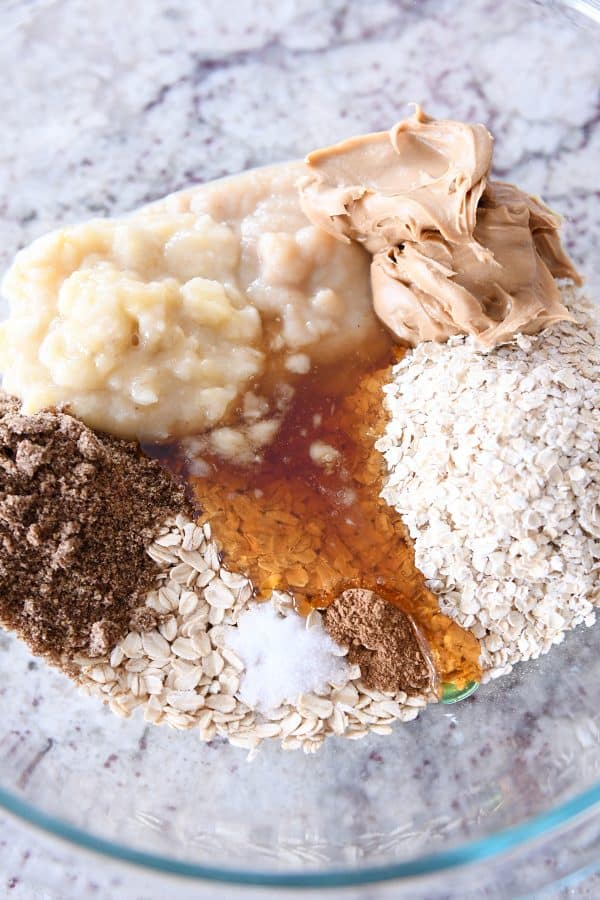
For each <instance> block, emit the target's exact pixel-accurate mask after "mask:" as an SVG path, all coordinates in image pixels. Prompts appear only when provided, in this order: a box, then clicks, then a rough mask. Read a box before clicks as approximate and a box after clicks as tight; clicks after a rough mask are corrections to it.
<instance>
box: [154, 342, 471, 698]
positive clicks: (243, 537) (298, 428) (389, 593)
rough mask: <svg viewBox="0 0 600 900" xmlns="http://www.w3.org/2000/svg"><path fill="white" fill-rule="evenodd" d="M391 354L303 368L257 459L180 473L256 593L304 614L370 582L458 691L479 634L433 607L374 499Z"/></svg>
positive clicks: (397, 533) (385, 511) (214, 461)
mask: <svg viewBox="0 0 600 900" xmlns="http://www.w3.org/2000/svg"><path fill="white" fill-rule="evenodd" d="M392 362H393V357H392V353H391V351H390V352H389V353H388V354H387V355H386V357H385V358H383V359H381V358H380V359H379V360H378V361H376V362H375V364H372V365H371V366H370V367H369V368H368V369H367V370H366V371H365V364H364V361H363V362H359V361H358V360H356V361H352V360H348V362H347V364H346V367H345V368H344V370H343V372H340V371H339V369H338V370H337V371H335V372H325V371H320V372H319V371H317V372H315V373H313V374H312V375H311V376H308V377H307V378H306V379H304V380H302V381H300V383H299V384H298V385H297V387H296V392H295V395H294V398H293V400H292V402H291V406H290V407H289V409H288V411H287V414H286V416H285V419H284V421H283V423H282V425H281V428H280V430H279V432H278V434H277V436H276V438H275V440H274V441H273V443H272V444H270V446H269V447H268V448H267V449H266V451H264V456H263V458H262V461H261V462H259V463H257V464H255V465H251V466H237V465H235V464H232V463H230V462H224V461H223V460H222V459H220V458H217V457H215V456H208V455H206V454H203V459H204V460H205V461H206V462H207V463H208V464H209V465H208V466H207V471H209V470H210V473H211V474H210V475H209V476H206V477H198V476H191V475H189V474H188V475H187V480H188V486H189V487H191V489H192V491H193V494H194V496H195V499H196V502H197V504H198V507H199V508H200V510H201V515H200V520H201V521H206V520H208V521H210V523H211V526H212V530H213V533H214V535H215V537H216V538H217V540H218V541H219V542H220V543H221V545H222V546H223V548H224V550H225V552H226V554H227V557H228V558H229V559H230V560H231V561H232V564H233V565H234V567H235V569H236V570H237V571H244V572H246V573H247V574H248V576H249V577H250V578H251V579H252V581H253V583H254V585H255V587H256V590H257V594H258V596H259V597H263V598H264V597H267V596H268V595H269V594H270V592H271V591H272V590H274V589H277V590H281V591H290V593H292V594H293V596H294V597H295V600H296V604H297V608H298V611H299V612H300V613H307V612H308V611H309V610H310V609H311V608H312V607H317V608H324V607H326V606H327V605H328V604H329V603H331V602H332V601H333V600H334V599H335V597H336V596H338V594H339V593H340V592H341V591H343V590H345V589H346V588H351V587H363V588H369V589H371V590H373V591H376V592H377V593H379V594H380V595H381V596H384V597H385V598H386V599H388V600H389V601H390V602H393V603H395V604H396V605H397V606H399V607H400V608H401V609H402V610H403V611H404V612H406V613H408V614H409V615H411V616H412V617H413V619H414V620H415V621H416V622H417V624H418V625H419V627H420V628H421V630H422V632H423V634H424V635H425V637H426V638H427V640H428V642H429V645H430V648H431V653H432V657H433V661H434V663H435V665H436V668H437V670H438V673H439V675H440V681H441V682H442V683H453V684H454V685H456V687H457V688H460V687H461V686H463V685H466V684H468V683H469V682H472V681H476V680H478V679H479V675H480V670H479V665H478V658H479V644H478V641H477V640H476V639H475V638H474V637H473V635H471V634H470V633H469V632H466V631H465V630H464V629H462V628H461V627H460V626H458V625H457V624H456V623H455V622H453V621H452V620H451V619H449V618H448V617H447V616H445V615H443V614H442V613H441V612H440V611H439V608H438V603H437V600H436V597H435V596H434V595H433V594H432V593H431V591H429V590H428V588H427V587H426V585H425V581H424V577H423V575H422V574H421V572H420V571H419V570H418V569H417V568H416V567H415V564H414V554H413V550H412V546H411V543H410V540H409V538H408V536H407V533H406V530H405V528H404V526H403V523H402V520H401V519H400V517H399V516H398V514H397V513H396V512H395V511H394V510H393V509H392V508H391V507H389V506H388V505H387V504H386V503H385V502H384V501H383V500H382V499H381V498H380V496H379V494H380V491H381V487H382V483H383V478H384V463H383V458H382V456H381V454H380V453H379V452H378V451H376V450H375V449H374V444H375V441H376V440H377V438H378V437H379V436H380V435H381V434H382V432H383V430H384V428H385V423H386V414H385V411H384V409H383V403H382V400H383V394H382V387H383V385H384V384H385V383H386V382H389V381H390V380H391V372H390V369H391V365H392ZM348 383H349V384H351V385H352V388H351V390H350V391H348V389H346V390H344V385H345V384H348ZM316 442H321V443H322V444H325V445H328V446H329V447H331V448H334V450H335V451H337V452H336V453H335V454H333V455H334V456H335V459H334V461H333V462H330V463H329V464H325V465H323V464H322V460H321V461H319V460H318V459H316V458H315V454H314V447H315V443H316ZM311 448H313V453H312V454H311ZM155 455H157V454H156V449H155ZM179 460H180V462H181V457H179ZM171 461H172V460H171Z"/></svg>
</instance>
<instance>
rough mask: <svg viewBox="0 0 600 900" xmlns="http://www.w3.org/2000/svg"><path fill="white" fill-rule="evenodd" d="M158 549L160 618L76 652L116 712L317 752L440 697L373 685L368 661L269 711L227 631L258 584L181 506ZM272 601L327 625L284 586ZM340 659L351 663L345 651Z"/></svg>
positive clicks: (306, 622) (388, 726)
mask: <svg viewBox="0 0 600 900" xmlns="http://www.w3.org/2000/svg"><path fill="white" fill-rule="evenodd" d="M148 553H149V555H150V557H151V558H152V559H153V560H155V561H156V563H157V564H158V565H159V567H160V570H159V572H158V574H157V576H156V583H155V586H154V588H153V589H152V590H151V591H150V592H149V593H148V595H147V598H146V604H147V606H146V607H145V609H147V610H148V612H150V613H152V614H153V615H155V616H157V617H158V626H157V627H156V628H155V629H154V630H152V631H150V632H148V633H146V634H142V633H140V632H139V631H135V630H133V631H130V632H129V633H128V634H127V635H125V637H123V638H122V639H121V640H120V641H119V642H118V643H117V644H116V645H115V646H114V648H113V649H112V650H110V651H108V652H107V653H106V655H104V656H102V657H97V658H90V657H85V656H80V657H78V658H77V659H76V661H75V662H76V666H77V669H76V672H75V671H74V672H73V674H74V675H75V677H76V680H77V682H78V683H79V685H80V686H81V688H82V690H84V691H85V692H86V693H87V694H90V695H92V696H94V697H98V698H100V699H101V700H103V701H104V702H105V703H107V704H108V705H109V707H110V709H111V711H112V712H114V713H115V714H116V715H118V716H123V717H128V716H130V715H131V714H132V712H134V710H135V709H137V708H141V710H142V711H143V715H144V719H145V720H146V721H147V722H148V723H150V724H152V725H160V724H165V725H169V726H170V727H172V728H177V729H188V728H194V729H195V730H196V733H197V734H198V735H199V737H200V739H201V740H203V741H211V740H213V739H214V738H215V737H224V738H227V739H228V740H229V741H230V742H231V743H232V744H234V745H235V746H236V747H241V748H244V749H246V750H248V751H250V755H253V754H254V753H255V752H256V748H257V747H258V745H259V744H260V743H261V742H262V741H264V740H266V739H268V738H277V739H279V740H280V741H281V746H282V748H283V749H284V750H296V749H302V750H303V751H304V753H314V752H315V751H316V750H318V749H319V747H320V746H321V745H322V743H323V741H324V740H325V738H326V737H327V736H328V735H337V736H340V737H345V738H347V739H349V740H359V739H360V738H363V737H366V736H367V735H368V734H369V733H374V734H390V733H391V730H392V725H393V724H394V723H396V722H409V721H411V720H412V719H414V718H416V716H417V715H418V713H419V710H420V709H422V708H423V707H424V706H425V705H426V704H427V702H428V701H433V700H435V699H436V698H435V695H434V694H432V693H427V692H424V693H422V694H413V695H412V696H408V695H407V694H406V693H404V692H402V691H397V692H395V693H391V692H387V693H383V692H382V691H377V690H374V689H372V688H368V687H366V686H365V685H364V684H363V682H362V680H361V678H360V670H359V668H358V666H356V665H351V664H348V665H347V674H346V678H347V680H346V681H345V683H344V684H343V685H341V686H340V687H337V688H334V687H332V686H330V685H328V686H327V688H326V690H325V691H323V692H322V693H321V694H313V693H303V694H301V695H300V696H299V697H298V698H297V699H296V702H295V703H293V704H292V703H283V704H282V705H281V706H279V707H278V708H277V709H272V710H270V711H269V713H268V715H266V716H265V715H262V714H261V713H260V712H258V711H256V710H254V709H251V708H250V707H249V706H248V705H247V704H246V703H244V702H243V700H242V699H240V690H239V689H240V683H241V679H242V678H243V677H244V675H245V668H244V663H243V662H242V660H241V659H240V657H239V655H238V654H237V653H235V652H234V651H233V650H232V649H231V648H230V647H228V646H227V644H226V641H225V637H226V635H230V634H231V632H232V631H234V630H235V623H236V622H237V621H238V620H239V618H240V616H241V615H242V614H245V611H246V610H248V607H249V604H254V601H253V600H252V594H253V587H252V584H251V583H250V581H249V580H248V579H247V578H246V577H245V576H243V575H240V574H238V573H236V572H231V571H229V570H228V569H227V568H226V566H225V565H224V564H223V562H222V559H221V557H222V553H221V551H220V548H219V546H218V544H217V543H216V541H215V540H214V538H212V530H211V526H210V524H209V523H208V522H205V523H204V525H203V526H202V527H200V526H198V525H197V524H196V523H195V522H193V521H191V520H190V519H188V518H187V517H186V516H185V515H178V516H177V517H176V519H175V520H174V521H172V522H166V523H165V524H164V525H163V526H162V527H161V528H160V531H159V534H158V537H157V538H156V540H155V541H154V543H153V544H152V545H151V546H150V547H149V549H148ZM268 607H271V608H272V609H274V610H276V614H277V615H278V616H286V617H288V618H290V617H294V618H295V619H296V620H297V623H299V624H300V625H301V626H302V627H303V628H305V629H306V628H308V629H313V628H317V629H321V631H322V625H321V623H320V614H319V613H318V612H317V611H316V610H313V611H312V612H311V614H310V616H308V618H306V619H301V618H300V617H299V616H298V615H297V613H296V612H295V610H294V605H293V599H292V597H291V596H290V595H289V594H284V593H281V592H274V593H273V596H272V599H271V600H270V601H267V608H268ZM288 649H290V648H288ZM291 649H292V652H293V648H291ZM337 652H338V653H340V654H343V648H337ZM337 662H338V664H340V665H343V664H344V660H343V658H342V656H338V657H337Z"/></svg>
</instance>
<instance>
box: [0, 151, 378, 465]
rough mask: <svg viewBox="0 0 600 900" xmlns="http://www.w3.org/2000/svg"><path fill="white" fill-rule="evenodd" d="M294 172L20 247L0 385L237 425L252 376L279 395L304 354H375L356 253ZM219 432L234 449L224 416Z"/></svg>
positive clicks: (294, 167) (98, 410)
mask: <svg viewBox="0 0 600 900" xmlns="http://www.w3.org/2000/svg"><path fill="white" fill-rule="evenodd" d="M302 170H303V168H302V164H287V165H284V166H276V167H272V168H269V169H263V170H259V171H254V172H246V173H244V174H242V175H238V176H235V177H233V178H228V179H224V180H222V181H219V182H214V183H212V184H207V185H202V186H200V187H196V188H193V189H191V190H188V191H185V192H183V193H181V194H177V195H174V196H173V197H170V198H166V199H165V200H163V201H161V202H159V203H156V204H154V205H153V206H151V207H148V208H145V209H142V210H140V211H138V212H137V213H135V214H133V215H131V216H129V217H126V218H122V219H105V220H95V221H91V222H87V223H85V224H82V225H77V226H74V227H71V228H65V229H61V230H59V231H57V232H54V233H53V234H49V235H47V236H45V237H42V238H40V239H39V240H37V241H35V242H34V243H33V244H32V245H31V246H30V247H28V248H26V249H24V250H22V251H21V252H20V253H19V254H18V256H17V258H16V260H15V262H14V264H13V266H12V268H11V269H10V270H9V272H8V273H7V275H6V277H5V279H4V282H3V287H2V289H3V292H4V293H5V294H6V296H7V297H8V298H9V300H10V304H11V316H10V318H9V319H8V320H7V321H6V322H5V323H4V324H3V325H2V326H1V328H0V368H1V369H2V370H3V372H4V387H5V388H6V389H7V390H8V391H10V392H12V393H14V394H17V395H18V396H19V397H21V398H22V399H23V402H24V409H25V411H26V412H28V413H30V412H35V411H37V410H39V409H41V408H43V407H46V406H52V405H57V404H59V403H63V402H68V403H69V406H70V409H71V411H72V412H73V414H74V415H77V416H78V417H79V418H81V419H82V420H83V421H84V422H86V423H87V424H88V425H90V426H92V427H94V428H99V429H101V430H104V431H107V432H110V433H112V434H116V435H119V436H121V437H127V438H133V437H137V438H140V439H145V440H162V439H165V438H166V437H168V436H172V435H186V434H197V433H199V432H203V431H205V430H206V429H209V428H213V427H215V426H217V425H226V426H230V425H232V424H233V425H235V424H237V418H236V414H237V412H239V410H243V409H245V407H246V406H247V404H248V402H250V405H251V406H252V409H253V410H254V411H256V408H257V403H258V404H260V400H261V398H260V397H258V398H257V397H256V396H255V395H254V394H253V393H252V390H253V387H254V386H255V384H256V382H257V381H260V383H261V388H262V390H264V391H265V392H266V393H267V394H268V395H269V396H272V395H274V394H275V393H277V395H278V396H280V395H281V392H282V390H283V387H282V386H283V385H288V386H290V387H291V385H292V384H293V383H294V382H295V381H296V380H297V379H298V378H299V377H302V374H303V373H306V371H307V370H308V369H310V368H311V366H313V365H317V364H319V365H323V364H329V363H333V362H336V361H340V360H343V359H345V358H346V357H347V356H348V355H350V354H358V355H359V356H360V355H361V353H362V354H363V355H365V356H367V357H369V356H370V354H371V353H372V352H375V353H377V352H378V350H377V348H378V346H379V348H381V346H382V345H384V344H385V339H384V337H383V332H382V330H381V326H380V325H379V324H378V323H377V320H376V317H375V315H374V313H373V310H372V305H371V299H370V289H369V260H368V255H367V254H366V253H365V252H364V250H363V249H362V248H361V247H359V246H358V245H352V246H342V245H340V244H339V242H337V241H336V240H334V239H333V238H332V237H331V236H330V235H328V234H326V233H325V232H323V231H321V229H319V228H316V227H315V226H314V225H311V224H310V223H309V221H308V220H307V219H306V217H305V216H304V214H303V213H302V211H301V209H300V206H299V201H298V197H297V192H296V189H295V182H296V180H297V178H298V176H299V174H300V172H301V171H302ZM253 400H254V401H256V402H254V405H252V403H253ZM254 424H255V425H256V422H254ZM259 432H260V433H258V434H254V433H252V432H251V433H250V434H249V435H246V437H248V438H249V444H250V446H252V445H253V443H256V445H257V446H260V445H261V440H264V439H265V434H264V431H262V432H261V431H260V428H259ZM219 437H220V442H221V445H222V447H223V449H224V451H225V452H229V455H235V452H236V448H237V445H238V444H239V438H238V436H237V435H236V432H235V429H234V428H229V429H228V430H227V431H225V432H222V433H221V434H220V436H219Z"/></svg>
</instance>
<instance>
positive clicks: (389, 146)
mask: <svg viewBox="0 0 600 900" xmlns="http://www.w3.org/2000/svg"><path fill="white" fill-rule="evenodd" d="M492 156H493V138H492V136H491V135H490V133H489V132H488V131H487V129H486V128H485V127H484V126H483V125H469V124H465V123H462V122H453V121H436V120H434V119H431V118H429V117H428V116H426V115H425V114H424V113H423V111H422V110H421V109H420V107H418V106H417V108H416V110H415V113H414V115H413V116H411V117H410V118H408V119H405V120H404V121H401V122H399V123H397V124H396V125H395V126H394V127H393V128H392V129H391V130H390V131H389V132H377V133H374V134H367V135H363V136H360V137H356V138H351V139H350V140H347V141H344V142H342V143H341V144H337V145H335V146H333V147H328V148H325V149H323V150H317V151H315V152H314V153H311V154H309V156H308V157H307V159H306V163H307V165H308V167H309V170H310V174H309V175H307V176H306V177H304V178H302V179H301V180H300V182H299V192H300V199H301V204H302V208H303V210H304V212H305V213H306V215H307V216H308V218H309V219H310V220H311V221H312V222H313V223H314V224H317V225H319V226H320V227H321V228H322V229H324V230H326V231H328V232H329V233H330V234H332V235H334V236H335V237H336V238H338V240H341V241H350V240H352V241H357V242H359V243H361V244H363V245H364V247H365V248H366V249H367V250H368V251H369V252H370V253H371V254H372V262H371V283H372V289H373V303H374V308H375V311H376V313H377V315H378V316H379V318H380V319H381V320H382V322H384V324H385V325H387V327H388V328H390V330H391V331H392V332H393V333H394V335H395V336H396V338H397V339H398V340H399V341H401V342H402V343H406V344H409V345H410V346H414V345H415V344H417V343H419V342H420V341H424V340H435V341H445V340H447V339H448V338H449V337H450V336H451V335H453V334H469V335H473V336H474V337H476V338H477V340H478V342H479V343H480V344H481V345H482V346H483V347H485V348H491V347H494V346H496V345H497V344H499V343H502V342H505V341H507V340H510V338H511V337H513V336H514V335H515V334H516V333H518V332H524V333H526V334H533V333H535V332H538V331H540V330H541V329H543V328H545V327H547V326H548V325H551V324H552V323H553V322H557V321H560V320H563V319H570V318H571V316H570V314H569V312H568V310H567V309H566V308H565V306H564V305H563V304H562V301H561V297H560V292H559V290H558V286H557V284H556V281H555V279H556V278H569V279H571V280H573V281H575V282H577V283H580V281H581V279H580V276H579V274H578V273H577V271H576V270H575V268H574V266H573V264H572V263H571V261H570V260H569V258H568V257H567V255H566V254H565V252H564V250H563V249H562V246H561V243H560V239H559V236H558V229H559V226H560V219H559V217H558V216H556V215H555V214H554V213H553V212H552V211H551V210H550V209H548V207H546V206H545V205H544V204H543V203H542V202H541V201H540V200H538V199H536V198H534V197H531V196H529V195H528V194H526V193H524V192H523V191H521V190H520V189H519V188H517V187H515V186H514V185H511V184H505V183H503V182H499V181H490V180H489V174H490V168H491V164H492Z"/></svg>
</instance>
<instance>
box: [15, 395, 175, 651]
mask: <svg viewBox="0 0 600 900" xmlns="http://www.w3.org/2000/svg"><path fill="white" fill-rule="evenodd" d="M185 510H186V501H185V498H184V494H183V491H182V489H181V488H180V487H179V485H178V484H177V483H176V482H175V480H174V479H173V478H172V476H171V475H169V474H168V473H167V472H165V471H164V469H162V468H161V467H160V465H159V464H158V463H157V462H155V461H153V460H149V459H146V458H145V457H144V456H143V455H142V454H141V452H140V451H139V448H138V446H137V444H135V443H128V442H126V441H121V440H116V439H115V438H112V437H109V436H107V435H99V434H95V433H94V432H93V431H91V430H90V429H89V428H87V427H86V426H85V425H83V423H81V422H79V421H78V420H77V419H74V418H73V417H72V416H69V415H67V414H65V413H64V412H60V411H45V412H40V413H37V414H36V415H33V416H26V415H22V414H21V411H20V404H19V402H18V401H17V400H16V399H14V398H12V397H9V396H7V395H6V394H0V624H1V625H2V626H3V627H4V628H7V629H10V630H13V631H16V632H17V634H18V635H19V636H20V637H21V638H22V639H23V640H25V641H26V642H27V644H28V645H29V647H30V648H31V650H32V651H33V652H34V653H37V654H40V655H43V656H46V657H49V658H50V659H51V660H52V661H54V662H56V663H62V664H63V665H68V660H69V659H72V658H73V656H74V655H77V654H84V655H90V656H100V655H103V654H105V653H106V652H108V651H109V650H110V648H111V647H112V646H114V644H115V643H116V642H117V641H118V640H119V639H120V638H121V637H122V636H123V635H124V634H125V633H126V631H127V629H128V627H129V625H130V622H131V620H132V617H133V620H134V622H135V613H136V609H137V608H139V607H140V606H142V605H143V603H144V599H145V594H146V592H147V591H148V590H149V589H150V587H151V586H152V584H153V581H154V577H155V574H156V571H157V567H156V565H155V563H154V562H153V561H152V560H151V559H150V557H149V556H148V555H147V554H146V552H145V548H146V547H147V546H148V545H149V544H150V543H151V541H152V539H153V538H154V537H155V536H156V533H157V531H158V529H159V527H160V526H161V525H162V524H163V523H164V522H165V520H166V519H168V518H169V517H172V516H174V515H176V514H177V513H178V512H182V511H185Z"/></svg>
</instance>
